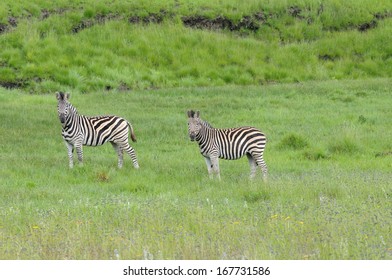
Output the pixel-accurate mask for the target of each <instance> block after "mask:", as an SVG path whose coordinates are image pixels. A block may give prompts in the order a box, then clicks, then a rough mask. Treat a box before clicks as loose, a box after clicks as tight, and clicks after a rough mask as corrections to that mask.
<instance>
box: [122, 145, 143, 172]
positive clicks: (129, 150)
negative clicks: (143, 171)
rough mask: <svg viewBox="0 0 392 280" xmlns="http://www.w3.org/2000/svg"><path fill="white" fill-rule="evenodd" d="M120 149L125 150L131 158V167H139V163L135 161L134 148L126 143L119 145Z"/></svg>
mask: <svg viewBox="0 0 392 280" xmlns="http://www.w3.org/2000/svg"><path fill="white" fill-rule="evenodd" d="M121 149H122V150H125V151H126V152H127V154H128V155H129V156H130V157H131V159H132V163H133V167H135V168H136V169H138V168H139V163H138V161H137V157H136V153H135V150H134V149H133V148H132V147H131V146H130V145H129V143H126V145H125V146H122V147H121Z"/></svg>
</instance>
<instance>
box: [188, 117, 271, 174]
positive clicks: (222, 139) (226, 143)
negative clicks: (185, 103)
mask: <svg viewBox="0 0 392 280" xmlns="http://www.w3.org/2000/svg"><path fill="white" fill-rule="evenodd" d="M188 133H189V137H190V139H191V141H195V140H196V141H197V143H198V144H199V147H200V152H201V154H202V155H203V156H204V158H205V161H206V164H207V168H208V173H209V174H210V176H212V175H213V174H214V173H215V174H216V175H217V176H218V178H220V171H219V158H222V159H229V160H233V159H239V158H241V157H243V156H244V155H246V156H247V157H248V160H249V165H250V168H251V171H250V177H251V178H254V177H255V174H256V170H257V168H258V167H259V168H260V169H261V171H262V174H263V178H264V179H266V178H267V165H266V163H265V161H264V159H263V154H264V148H265V145H266V142H267V139H266V137H265V135H264V133H262V132H261V131H260V130H258V129H257V128H254V127H249V126H244V127H237V128H229V129H217V128H213V127H212V126H211V125H210V124H209V123H207V122H206V121H203V120H202V119H200V113H199V112H194V111H188Z"/></svg>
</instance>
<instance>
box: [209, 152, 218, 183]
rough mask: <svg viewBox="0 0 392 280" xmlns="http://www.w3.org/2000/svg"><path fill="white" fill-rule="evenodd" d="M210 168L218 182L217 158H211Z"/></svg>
mask: <svg viewBox="0 0 392 280" xmlns="http://www.w3.org/2000/svg"><path fill="white" fill-rule="evenodd" d="M211 168H212V171H213V173H215V174H216V176H217V177H218V179H219V180H220V170H219V158H218V157H216V156H213V157H211Z"/></svg>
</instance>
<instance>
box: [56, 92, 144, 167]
mask: <svg viewBox="0 0 392 280" xmlns="http://www.w3.org/2000/svg"><path fill="white" fill-rule="evenodd" d="M69 97H70V94H69V93H63V92H56V98H57V100H58V104H57V112H58V116H59V119H60V122H61V125H62V133H61V134H62V136H63V139H64V141H65V144H66V146H67V149H68V157H69V167H70V168H73V150H74V148H76V152H77V154H78V160H79V163H80V164H82V163H83V150H82V146H83V145H85V146H100V145H102V144H104V143H106V142H110V143H111V144H112V146H113V148H114V149H115V150H116V152H117V155H118V167H119V168H121V167H122V165H123V152H124V151H126V152H127V153H128V154H129V156H130V157H131V159H132V162H133V166H134V167H135V168H139V164H138V161H137V158H136V153H135V150H134V149H133V148H132V147H131V146H130V145H129V143H128V132H129V131H130V133H131V139H132V141H133V142H136V136H135V133H134V131H133V128H132V125H131V124H130V123H129V122H128V121H127V120H125V119H123V118H121V117H117V116H96V117H86V116H83V115H79V114H78V112H77V110H76V108H75V107H74V106H73V105H72V104H71V103H70V102H69V101H68V100H69ZM128 128H129V129H128Z"/></svg>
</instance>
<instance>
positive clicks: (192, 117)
mask: <svg viewBox="0 0 392 280" xmlns="http://www.w3.org/2000/svg"><path fill="white" fill-rule="evenodd" d="M199 116H200V112H199V111H197V112H195V111H193V110H191V111H188V134H189V137H190V138H191V141H195V139H196V136H197V135H198V134H199V131H200V128H201V120H200V118H199Z"/></svg>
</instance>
